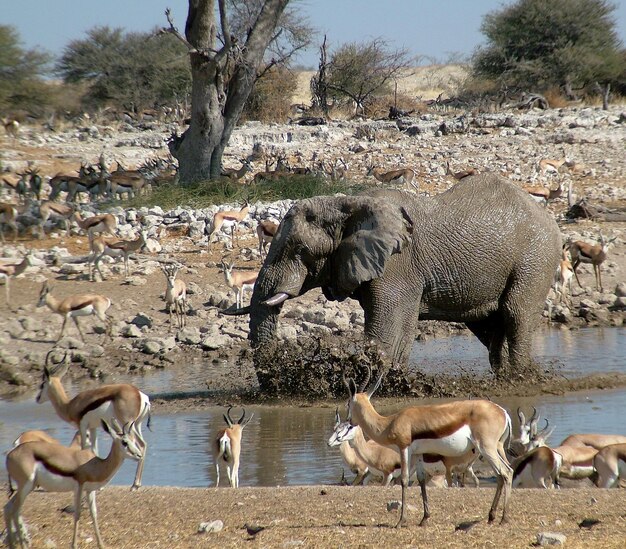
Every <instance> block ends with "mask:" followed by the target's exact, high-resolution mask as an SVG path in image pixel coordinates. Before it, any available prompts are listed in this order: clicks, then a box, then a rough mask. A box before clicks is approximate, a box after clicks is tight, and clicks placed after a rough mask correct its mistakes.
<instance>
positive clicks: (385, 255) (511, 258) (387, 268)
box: [231, 173, 561, 376]
mask: <svg viewBox="0 0 626 549" xmlns="http://www.w3.org/2000/svg"><path fill="white" fill-rule="evenodd" d="M560 256H561V235H560V231H559V228H558V226H557V224H556V223H555V221H554V219H553V218H552V217H551V214H550V213H549V212H547V211H546V210H545V208H542V207H540V206H539V205H538V204H537V203H535V202H534V201H533V200H532V198H531V197H530V196H529V195H528V194H527V193H526V192H524V191H523V190H521V189H520V188H519V187H517V186H515V185H514V184H513V183H511V182H510V181H508V180H507V179H504V178H502V177H500V176H497V175H495V174H490V173H485V174H481V175H476V176H472V177H467V178H465V179H463V180H462V181H460V182H459V183H457V184H456V185H455V186H454V187H452V188H451V189H450V190H448V191H446V192H444V193H442V194H440V195H437V196H435V197H433V198H426V197H417V196H415V195H412V194H409V193H404V192H400V191H394V190H376V191H373V192H368V193H366V194H361V195H357V196H337V197H329V196H320V197H315V198H311V199H307V200H301V201H299V202H297V203H296V204H294V205H293V207H292V208H291V209H290V210H289V211H288V212H287V215H286V216H285V218H284V219H283V221H282V223H281V224H280V227H279V229H278V232H277V234H276V236H275V237H274V240H273V241H272V244H271V247H270V250H269V253H268V255H267V258H266V260H265V263H264V265H263V267H262V268H261V271H260V273H259V276H258V279H257V282H256V285H255V287H254V292H253V295H252V299H251V303H250V306H249V307H247V308H244V309H239V310H237V311H233V312H231V314H245V313H248V312H249V313H250V335H249V337H250V340H251V342H252V346H253V347H259V346H262V345H263V344H265V343H268V342H270V341H271V340H272V339H273V337H274V335H275V329H276V322H277V318H278V315H279V312H280V309H281V307H282V303H283V302H284V301H285V300H287V299H291V298H295V297H297V296H300V295H302V294H304V293H306V292H308V291H309V290H311V289H312V288H315V287H321V288H322V291H323V293H324V295H325V296H326V298H327V299H329V300H338V301H342V300H344V299H346V298H353V299H356V300H358V301H359V303H360V304H361V307H362V308H363V310H364V313H365V335H366V336H367V337H368V338H371V339H374V340H376V341H378V342H379V343H381V344H382V345H383V348H385V349H386V350H387V351H388V352H389V353H390V354H391V357H392V360H393V362H394V363H395V364H396V365H402V364H405V363H406V361H407V360H408V355H409V351H410V349H411V345H412V343H413V340H414V338H415V332H416V323H417V321H418V319H419V320H445V321H454V322H463V323H465V324H466V326H467V327H468V328H469V329H470V330H471V331H472V332H473V333H474V334H475V335H476V336H477V337H478V338H479V339H480V341H481V342H482V343H483V344H484V345H485V346H486V347H487V348H488V350H489V362H490V364H491V367H492V369H493V371H494V372H495V373H496V374H497V375H499V376H508V375H511V374H514V373H515V372H516V371H517V372H519V373H521V372H527V371H528V369H529V368H531V357H530V351H531V336H532V332H533V330H534V328H535V327H536V325H537V323H538V321H539V319H540V315H541V312H542V310H543V306H544V302H545V299H546V296H547V294H548V291H549V289H550V286H551V283H552V281H553V277H554V273H555V271H556V267H557V265H558V262H559V259H560Z"/></svg>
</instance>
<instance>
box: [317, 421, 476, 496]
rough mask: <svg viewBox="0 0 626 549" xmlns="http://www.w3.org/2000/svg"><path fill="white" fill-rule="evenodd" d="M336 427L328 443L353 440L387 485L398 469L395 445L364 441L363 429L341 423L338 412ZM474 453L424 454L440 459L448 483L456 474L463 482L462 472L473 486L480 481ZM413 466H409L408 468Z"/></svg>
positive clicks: (426, 458) (427, 460) (434, 460)
mask: <svg viewBox="0 0 626 549" xmlns="http://www.w3.org/2000/svg"><path fill="white" fill-rule="evenodd" d="M335 421H336V423H335V429H334V432H333V434H332V435H331V437H330V439H329V440H328V445H329V446H337V445H338V444H343V443H344V442H347V441H352V443H353V444H354V450H355V451H356V453H357V455H358V456H359V457H360V458H361V459H362V460H363V461H364V462H365V463H366V464H367V465H368V467H369V468H370V469H371V471H373V472H375V473H377V474H379V475H382V477H383V486H389V485H390V484H391V481H392V479H393V477H394V473H395V472H396V471H398V472H399V471H400V470H401V465H402V464H401V456H400V452H398V451H397V450H396V449H395V448H389V447H387V446H382V445H381V444H378V443H377V442H375V441H374V440H367V441H366V440H365V437H364V436H363V430H362V429H361V428H360V427H358V426H354V425H351V424H350V423H349V422H347V421H346V422H343V423H341V420H340V419H339V415H338V414H337V415H336V418H335ZM477 457H478V456H477V455H476V452H474V451H473V450H470V451H469V452H467V453H466V454H464V455H462V456H458V457H457V456H452V457H451V456H440V455H436V454H424V463H438V462H442V463H443V465H444V467H445V469H446V474H445V479H446V484H447V486H449V487H451V486H454V481H453V477H454V476H456V477H457V479H458V484H459V485H464V478H465V474H466V473H469V474H470V476H471V477H472V480H473V482H474V485H475V486H477V487H478V486H479V484H480V481H479V480H478V477H476V475H475V473H474V470H473V468H472V465H473V463H474V461H476V459H477ZM412 470H413V467H411V471H412Z"/></svg>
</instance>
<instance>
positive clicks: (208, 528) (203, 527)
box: [198, 519, 224, 534]
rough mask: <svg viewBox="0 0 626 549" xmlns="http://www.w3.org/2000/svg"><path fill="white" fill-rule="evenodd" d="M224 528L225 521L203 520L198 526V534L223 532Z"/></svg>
mask: <svg viewBox="0 0 626 549" xmlns="http://www.w3.org/2000/svg"><path fill="white" fill-rule="evenodd" d="M223 529H224V523H223V522H222V521H221V520H219V519H218V520H212V521H211V522H201V523H200V526H198V534H210V533H212V532H221V531H222V530H223Z"/></svg>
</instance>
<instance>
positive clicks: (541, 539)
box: [535, 532, 567, 547]
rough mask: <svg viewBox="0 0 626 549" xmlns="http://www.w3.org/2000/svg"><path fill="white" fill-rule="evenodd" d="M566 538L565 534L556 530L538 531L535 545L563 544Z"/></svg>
mask: <svg viewBox="0 0 626 549" xmlns="http://www.w3.org/2000/svg"><path fill="white" fill-rule="evenodd" d="M566 540H567V536H566V535H565V534H559V533H558V532H540V533H539V534H537V542H536V543H535V545H537V546H539V547H545V546H546V545H564V544H565V541H566Z"/></svg>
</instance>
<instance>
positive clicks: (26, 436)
mask: <svg viewBox="0 0 626 549" xmlns="http://www.w3.org/2000/svg"><path fill="white" fill-rule="evenodd" d="M26 442H48V443H50V444H61V442H59V441H58V440H57V439H56V438H54V437H52V436H50V435H49V434H48V433H46V431H41V430H39V429H31V430H29V431H24V432H23V433H21V434H20V436H18V437H17V438H16V439H15V440H14V441H13V448H15V447H16V446H19V445H20V444H24V443H26ZM68 448H76V449H78V448H82V445H81V439H80V431H76V433H75V434H74V437H73V438H72V441H71V442H70V444H69V446H68ZM8 481H9V497H11V496H12V495H13V492H15V488H14V487H13V480H12V479H11V477H9V478H8Z"/></svg>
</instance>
